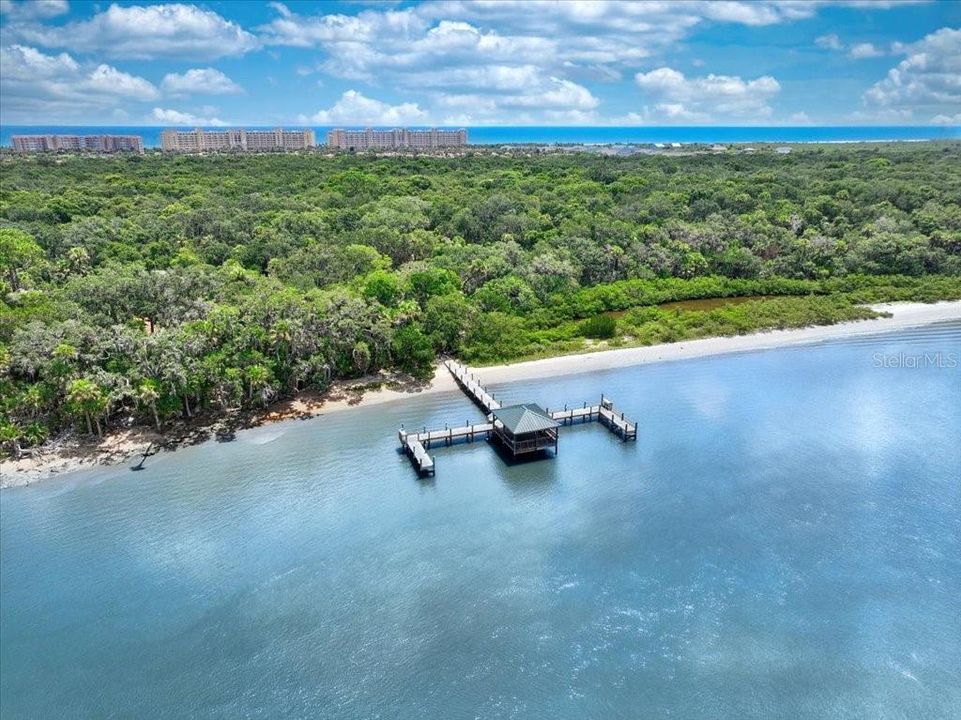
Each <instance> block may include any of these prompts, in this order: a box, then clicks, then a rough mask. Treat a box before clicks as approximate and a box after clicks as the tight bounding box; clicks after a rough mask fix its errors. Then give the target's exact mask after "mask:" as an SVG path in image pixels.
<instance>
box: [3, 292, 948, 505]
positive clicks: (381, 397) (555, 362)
mask: <svg viewBox="0 0 961 720" xmlns="http://www.w3.org/2000/svg"><path fill="white" fill-rule="evenodd" d="M872 308H873V309H874V310H877V311H882V312H886V313H890V315H891V317H884V318H876V319H874V320H860V321H854V322H847V323H839V324H837V325H824V326H815V327H807V328H800V329H796V330H771V331H766V332H758V333H753V334H751V335H738V336H734V337H717V338H704V339H702V340H688V341H684V342H678V343H669V344H663V345H650V346H646V347H633V348H618V349H611V350H598V351H594V352H590V353H584V354H579V355H563V356H560V357H554V358H546V359H543V360H531V361H527V362H518V363H512V364H507V365H494V366H490V367H484V368H479V369H477V370H476V375H477V376H478V377H479V378H480V379H481V381H482V382H485V383H503V382H510V381H514V380H529V379H533V378H542V377H556V376H561V375H574V374H577V373H588V372H596V371H599V370H609V369H612V368H622V367H629V366H632V365H644V364H647V363H654V362H665V361H670V360H684V359H689V358H698V357H707V356H710V355H720V354H725V353H736V352H746V351H751V350H765V349H770V348H777V347H785V346H789V345H798V344H805V343H816V342H820V341H823V340H830V339H834V338H843V337H852V336H856V335H867V334H871V333H878V332H887V331H892V330H900V329H904V328H909V327H917V326H920V325H928V324H931V323H937V322H947V321H951V320H961V300H954V301H950V302H939V303H932V304H927V303H887V304H881V305H873V306H872ZM456 389H457V385H456V384H455V383H454V380H453V378H452V377H451V376H450V374H449V373H448V372H447V370H446V369H445V368H444V367H443V365H440V364H438V366H437V367H436V368H435V371H434V376H433V378H432V379H431V380H430V381H429V382H427V383H412V382H410V381H409V380H408V381H403V380H398V379H397V378H390V377H386V376H379V377H374V378H365V379H364V380H362V381H352V382H350V383H338V384H336V385H335V387H334V388H332V389H331V390H330V391H329V392H327V393H324V394H323V395H317V394H310V393H305V394H302V395H300V396H298V397H297V398H294V399H292V400H286V401H283V402H278V403H275V404H273V405H271V406H270V407H269V408H267V409H266V410H264V411H261V412H254V413H250V414H246V415H242V416H240V415H239V416H236V417H226V418H223V417H222V418H218V419H216V420H213V421H211V422H210V423H208V424H202V423H201V424H200V425H198V426H192V427H191V426H182V425H181V426H175V427H174V428H173V430H172V433H171V432H170V431H168V433H166V434H165V436H161V435H159V434H158V433H157V432H156V431H154V430H153V429H148V428H144V427H136V428H131V429H127V430H120V431H116V432H112V433H111V434H110V435H109V436H107V437H105V438H103V439H102V440H99V441H92V440H86V439H82V438H66V439H61V440H59V441H58V442H57V443H56V444H54V445H49V446H48V447H46V448H43V449H41V450H40V451H37V452H34V453H33V454H32V455H30V456H27V457H24V458H23V459H21V460H19V461H13V460H11V459H7V460H3V461H2V462H0V488H5V487H15V486H20V485H29V484H31V483H33V482H36V481H38V480H42V479H44V478H48V477H52V476H55V475H59V474H62V473H67V472H72V471H74V470H79V469H83V468H89V467H92V466H95V465H107V464H113V463H119V462H125V461H129V460H130V459H132V458H135V459H136V458H139V456H140V454H141V453H142V452H143V451H144V449H145V448H146V447H147V446H148V444H150V443H155V445H163V446H164V447H165V448H166V449H175V448H176V447H179V446H181V445H186V444H194V443H196V442H202V441H203V440H206V439H209V438H213V437H218V436H223V435H224V434H228V435H229V434H232V433H234V432H235V431H237V430H238V429H243V428H247V427H255V426H258V425H263V424H266V423H271V422H278V421H281V420H290V419H295V418H296V419H307V418H311V417H316V416H318V415H323V414H325V413H330V412H339V411H342V410H347V409H349V408H352V407H360V406H369V405H379V404H381V403H386V402H393V401H395V400H400V399H403V398H409V397H411V396H412V395H415V394H421V393H434V392H449V391H453V390H456Z"/></svg>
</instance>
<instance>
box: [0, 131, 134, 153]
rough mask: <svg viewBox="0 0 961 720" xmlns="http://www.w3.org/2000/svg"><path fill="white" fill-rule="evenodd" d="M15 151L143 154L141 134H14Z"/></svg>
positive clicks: (12, 141) (12, 139) (12, 142)
mask: <svg viewBox="0 0 961 720" xmlns="http://www.w3.org/2000/svg"><path fill="white" fill-rule="evenodd" d="M11 144H12V145H13V149H14V151H15V152H20V153H39V152H95V153H115V152H135V153H141V154H143V138H142V137H140V136H139V135H14V136H13V137H12V138H11Z"/></svg>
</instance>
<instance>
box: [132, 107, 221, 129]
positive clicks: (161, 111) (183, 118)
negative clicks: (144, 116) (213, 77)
mask: <svg viewBox="0 0 961 720" xmlns="http://www.w3.org/2000/svg"><path fill="white" fill-rule="evenodd" d="M151 117H152V118H153V119H154V120H157V121H159V122H161V123H163V124H164V125H191V126H194V127H199V126H208V127H224V126H226V125H227V123H225V122H224V121H223V120H220V119H218V118H215V117H199V116H197V115H194V114H192V113H189V112H181V111H180V110H172V109H165V108H159V107H155V108H154V109H153V113H152V114H151Z"/></svg>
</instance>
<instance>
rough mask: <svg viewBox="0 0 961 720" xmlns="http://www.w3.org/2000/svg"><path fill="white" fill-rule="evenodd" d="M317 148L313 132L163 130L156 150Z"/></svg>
mask: <svg viewBox="0 0 961 720" xmlns="http://www.w3.org/2000/svg"><path fill="white" fill-rule="evenodd" d="M316 144H317V139H316V137H315V135H314V131H313V130H284V129H282V128H277V129H276V130H226V129H225V130H201V129H199V128H198V129H196V130H164V131H163V132H162V133H160V149H161V150H167V151H172V152H188V153H190V152H205V151H207V150H240V151H248V152H263V151H269V150H305V149H307V148H312V147H314V146H315V145H316Z"/></svg>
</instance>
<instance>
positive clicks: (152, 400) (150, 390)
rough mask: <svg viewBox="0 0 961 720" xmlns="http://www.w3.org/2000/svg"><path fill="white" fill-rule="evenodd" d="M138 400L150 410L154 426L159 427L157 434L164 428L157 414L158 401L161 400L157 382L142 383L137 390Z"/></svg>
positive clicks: (145, 381) (147, 381) (146, 381)
mask: <svg viewBox="0 0 961 720" xmlns="http://www.w3.org/2000/svg"><path fill="white" fill-rule="evenodd" d="M137 398H138V399H139V400H140V402H141V403H143V404H144V405H146V406H147V407H149V408H150V412H151V414H152V415H153V422H154V425H156V426H157V432H160V431H161V429H162V428H161V427H160V416H159V415H158V414H157V400H158V399H159V398H160V392H159V391H158V387H157V381H156V380H144V381H143V382H142V383H140V387H138V388H137Z"/></svg>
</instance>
